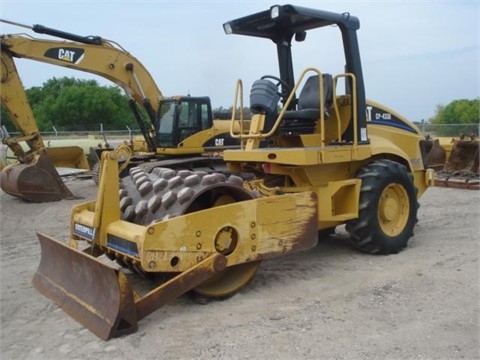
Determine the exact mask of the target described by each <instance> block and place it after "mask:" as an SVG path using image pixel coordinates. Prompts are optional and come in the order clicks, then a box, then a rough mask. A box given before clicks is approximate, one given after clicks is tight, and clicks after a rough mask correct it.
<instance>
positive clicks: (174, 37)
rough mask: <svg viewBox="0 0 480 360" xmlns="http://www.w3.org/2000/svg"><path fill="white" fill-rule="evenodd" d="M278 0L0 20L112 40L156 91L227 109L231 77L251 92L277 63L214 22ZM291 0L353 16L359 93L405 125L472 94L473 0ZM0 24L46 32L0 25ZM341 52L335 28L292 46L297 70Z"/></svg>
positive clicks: (143, 4) (31, 74)
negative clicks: (137, 62)
mask: <svg viewBox="0 0 480 360" xmlns="http://www.w3.org/2000/svg"><path fill="white" fill-rule="evenodd" d="M276 3H279V2H275V1H268V2H267V1H220V0H218V1H158V0H157V1H102V0H98V1H66V0H64V1H23V0H14V1H11V0H2V1H1V2H0V18H3V19H7V20H11V21H15V22H19V23H23V24H28V25H33V24H41V25H44V26H48V27H52V28H56V29H59V30H63V31H66V32H71V33H75V34H79V35H98V36H101V37H103V38H106V39H110V40H114V41H116V42H118V43H119V44H121V45H122V46H123V47H124V48H125V49H127V50H128V51H129V52H130V53H132V54H133V55H134V56H135V57H137V58H138V59H139V60H140V61H141V62H142V63H143V64H144V65H145V66H146V67H147V69H149V71H150V72H151V74H152V76H153V78H154V79H155V81H156V82H157V84H158V86H159V88H160V89H161V91H162V92H163V94H164V95H166V96H172V95H180V94H187V93H190V94H191V95H193V96H202V95H207V96H210V97H211V99H212V104H213V106H214V107H218V106H223V107H229V106H231V105H232V103H233V96H234V87H235V82H236V80H237V79H238V78H241V79H242V80H243V83H244V88H245V89H249V87H250V85H251V84H252V82H253V81H254V80H255V79H257V78H259V77H260V76H262V75H265V74H272V75H278V68H277V60H276V49H275V46H274V44H273V43H271V42H269V41H267V40H262V39H256V38H251V37H244V36H237V35H229V36H227V35H225V34H224V32H223V29H222V24H223V23H224V22H227V21H228V20H232V19H235V18H237V17H241V16H245V15H249V14H251V13H254V12H258V11H262V10H266V9H268V8H269V7H270V6H271V5H274V4H276ZM291 3H292V4H296V5H301V6H306V7H312V8H318V9H322V10H328V11H334V12H345V11H347V12H350V13H351V14H352V15H354V16H357V17H358V18H359V19H360V30H359V33H358V36H359V42H360V51H361V56H362V62H363V70H364V77H365V84H366V93H367V97H368V98H369V99H372V100H375V101H377V102H380V103H382V104H384V105H386V106H388V107H390V108H392V109H394V110H396V111H397V112H399V113H400V114H402V115H404V116H406V117H407V118H409V119H410V120H412V121H420V120H422V119H425V120H426V119H428V118H430V117H432V116H433V115H434V114H435V109H436V106H437V105H439V104H443V105H447V104H448V103H450V102H451V101H452V100H456V99H463V98H467V99H473V98H476V97H479V96H480V75H479V74H480V1H408V0H404V1H402V2H399V1H388V0H384V1H372V0H370V1H295V2H293V1H292V2H291ZM280 4H283V3H280ZM0 30H1V33H2V34H9V33H19V32H27V33H29V34H31V35H34V36H35V37H46V38H48V37H47V36H44V35H40V34H35V33H33V32H31V31H28V30H27V29H23V28H19V27H15V26H10V25H6V24H3V23H0ZM340 49H341V43H340V34H339V31H338V29H335V28H327V29H321V30H316V31H312V32H310V33H309V34H308V36H307V40H306V41H305V42H303V43H295V44H294V45H293V46H292V50H293V54H294V68H295V71H296V73H297V74H299V73H300V71H301V70H302V69H303V68H305V67H309V66H314V67H318V68H320V69H321V71H322V72H328V73H332V74H336V73H339V72H342V69H343V54H342V52H341V50H340ZM17 67H18V70H19V72H20V75H21V78H22V81H23V84H24V86H25V87H26V88H29V87H32V86H41V85H42V84H43V83H44V82H45V81H47V80H48V79H50V78H52V77H62V76H69V77H70V76H73V77H76V78H81V79H92V78H93V79H96V80H98V82H99V83H100V84H101V85H112V84H111V83H110V82H108V81H106V80H103V79H102V78H100V77H97V76H93V75H88V74H86V73H82V72H78V71H73V70H68V69H66V68H60V67H57V66H52V65H46V64H41V63H38V62H34V61H31V60H18V61H17ZM246 91H247V90H246ZM245 101H246V100H245Z"/></svg>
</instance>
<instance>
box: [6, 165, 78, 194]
mask: <svg viewBox="0 0 480 360" xmlns="http://www.w3.org/2000/svg"><path fill="white" fill-rule="evenodd" d="M1 187H2V190H3V191H4V192H6V193H7V194H10V195H13V196H16V197H19V198H22V199H24V200H26V201H31V202H49V201H59V200H62V199H73V198H74V196H73V194H72V193H71V192H70V190H69V189H68V188H67V187H66V185H65V184H64V183H63V181H62V179H61V177H60V175H59V174H58V172H57V170H56V169H55V167H54V166H53V163H52V162H51V161H50V159H48V158H47V157H46V156H45V155H41V156H40V157H39V158H38V160H37V162H36V163H33V164H17V165H12V166H8V167H6V168H5V169H3V170H2V173H1Z"/></svg>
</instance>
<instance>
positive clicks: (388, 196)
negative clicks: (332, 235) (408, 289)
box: [346, 160, 418, 254]
mask: <svg viewBox="0 0 480 360" xmlns="http://www.w3.org/2000/svg"><path fill="white" fill-rule="evenodd" d="M357 178H359V179H361V180H362V185H361V189H360V202H359V209H358V218H357V219H354V220H351V221H349V222H348V223H347V227H346V229H347V231H348V232H349V233H350V235H351V238H352V241H353V243H354V244H355V246H356V247H358V248H359V249H360V250H362V251H364V252H367V253H370V254H396V253H398V252H400V251H401V250H402V249H404V248H405V247H406V246H407V243H408V240H409V239H410V238H411V237H412V236H413V228H414V227H415V224H416V222H417V209H418V202H417V197H416V189H415V185H414V183H413V176H412V174H410V173H409V172H408V171H407V168H406V167H405V166H403V165H401V164H399V163H397V162H394V161H390V160H379V161H375V162H373V163H370V164H368V165H367V166H365V167H364V168H363V169H361V170H360V172H359V173H358V175H357Z"/></svg>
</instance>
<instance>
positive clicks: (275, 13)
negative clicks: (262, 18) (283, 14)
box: [270, 5, 280, 19]
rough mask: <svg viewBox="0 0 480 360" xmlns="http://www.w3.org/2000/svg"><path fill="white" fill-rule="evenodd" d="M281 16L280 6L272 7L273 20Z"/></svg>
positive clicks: (271, 15)
mask: <svg viewBox="0 0 480 360" xmlns="http://www.w3.org/2000/svg"><path fill="white" fill-rule="evenodd" d="M279 16H280V6H278V5H276V6H272V8H271V9H270V17H271V18H272V19H275V18H277V17H279Z"/></svg>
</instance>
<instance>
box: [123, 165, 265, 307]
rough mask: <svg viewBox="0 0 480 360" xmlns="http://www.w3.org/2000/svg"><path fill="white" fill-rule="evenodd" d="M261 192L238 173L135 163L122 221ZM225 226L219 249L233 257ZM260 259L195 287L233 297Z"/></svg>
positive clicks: (142, 221)
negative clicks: (246, 186)
mask: <svg viewBox="0 0 480 360" xmlns="http://www.w3.org/2000/svg"><path fill="white" fill-rule="evenodd" d="M255 197H256V194H255V193H254V192H251V191H247V190H246V189H244V188H243V179H242V178H241V177H239V176H236V175H230V176H227V175H224V174H220V173H207V172H206V171H190V170H178V171H176V170H172V169H169V168H164V167H156V168H153V169H145V168H142V167H136V168H132V169H130V171H129V176H127V177H125V178H123V179H122V180H121V183H120V211H121V216H122V220H125V221H129V222H133V223H135V224H138V225H148V224H151V223H155V222H158V221H163V220H167V219H171V218H173V217H177V216H181V215H184V214H188V213H192V212H196V211H201V210H204V209H209V208H212V207H217V206H221V205H226V204H231V203H234V202H238V201H245V200H250V199H253V198H255ZM234 241H235V239H234V237H233V239H232V236H231V234H229V233H228V229H227V230H225V234H224V236H223V237H220V238H219V240H218V243H217V244H216V247H217V251H218V252H219V253H221V254H223V255H225V256H228V255H229V253H230V252H231V251H232V249H233V248H234V247H235V244H233V242H234ZM118 263H119V264H120V265H122V266H127V267H128V268H130V269H133V270H134V271H136V272H138V273H143V269H141V268H139V265H138V264H131V263H129V262H128V260H127V261H125V259H121V258H120V259H119V261H118ZM259 265H260V261H253V262H247V263H244V264H240V265H236V266H232V267H228V268H226V269H225V270H223V271H222V272H221V273H220V274H218V275H217V276H215V277H214V278H212V279H210V280H209V281H207V282H205V283H203V284H201V285H200V286H198V287H196V288H195V289H194V290H193V291H194V292H195V293H197V294H199V295H201V296H204V297H207V298H223V297H227V296H230V295H232V294H234V293H235V292H237V291H238V290H240V289H241V288H242V287H243V286H245V285H247V284H248V283H249V282H250V281H251V279H252V278H253V277H254V276H255V273H256V271H257V269H258V267H259Z"/></svg>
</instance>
